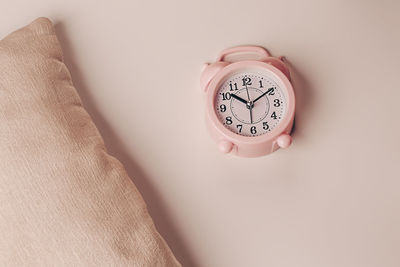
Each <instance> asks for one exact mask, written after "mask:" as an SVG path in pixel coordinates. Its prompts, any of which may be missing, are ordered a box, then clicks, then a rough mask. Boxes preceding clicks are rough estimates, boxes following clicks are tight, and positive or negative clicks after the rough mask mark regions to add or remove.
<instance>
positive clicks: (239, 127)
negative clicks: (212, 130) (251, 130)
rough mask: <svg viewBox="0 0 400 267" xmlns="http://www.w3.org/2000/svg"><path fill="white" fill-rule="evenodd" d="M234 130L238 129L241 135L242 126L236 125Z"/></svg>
mask: <svg viewBox="0 0 400 267" xmlns="http://www.w3.org/2000/svg"><path fill="white" fill-rule="evenodd" d="M236 128H238V129H239V133H241V132H242V128H243V125H242V124H238V125H236Z"/></svg>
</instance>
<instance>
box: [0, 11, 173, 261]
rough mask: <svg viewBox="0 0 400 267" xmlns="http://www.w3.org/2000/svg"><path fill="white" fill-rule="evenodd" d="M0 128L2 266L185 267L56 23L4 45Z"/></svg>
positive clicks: (41, 24) (0, 50) (38, 24)
mask: <svg viewBox="0 0 400 267" xmlns="http://www.w3.org/2000/svg"><path fill="white" fill-rule="evenodd" d="M93 45H95V44H93ZM0 127H1V128H0V266H180V264H179V263H178V262H177V261H176V259H175V257H174V256H173V254H172V253H171V251H170V249H169V248H168V246H167V245H166V243H165V242H164V240H163V239H162V237H161V236H160V235H159V233H158V232H157V230H156V229H155V227H154V224H153V221H152V219H151V218H150V216H149V214H148V212H147V210H146V205H145V203H144V202H143V199H142V197H141V196H140V194H139V192H138V191H137V189H136V188H135V186H134V184H133V183H132V181H131V180H130V179H129V177H128V175H127V174H126V172H125V170H124V167H123V166H122V165H121V163H120V162H119V161H118V160H116V159H115V158H113V157H111V156H110V155H108V154H107V152H106V150H105V147H104V143H103V140H102V138H101V136H100V134H99V132H98V131H97V129H96V127H95V125H94V124H93V122H92V120H91V119H90V117H89V115H88V113H87V112H86V111H85V109H84V108H83V107H82V104H81V101H80V99H79V96H78V94H77V92H76V90H75V88H74V86H73V85H72V81H71V76H70V74H69V72H68V69H67V67H66V66H65V65H64V63H63V59H62V51H61V48H60V45H59V42H58V40H57V37H56V35H55V32H54V28H53V25H52V23H51V22H50V21H49V20H48V19H46V18H39V19H37V20H35V21H34V22H33V23H32V24H30V25H28V26H26V27H24V28H22V29H20V30H18V31H16V32H14V33H11V34H10V35H8V36H7V37H6V38H5V39H3V40H1V41H0Z"/></svg>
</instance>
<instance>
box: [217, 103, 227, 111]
mask: <svg viewBox="0 0 400 267" xmlns="http://www.w3.org/2000/svg"><path fill="white" fill-rule="evenodd" d="M219 110H220V111H221V112H225V111H226V106H225V105H224V104H222V105H220V106H219Z"/></svg>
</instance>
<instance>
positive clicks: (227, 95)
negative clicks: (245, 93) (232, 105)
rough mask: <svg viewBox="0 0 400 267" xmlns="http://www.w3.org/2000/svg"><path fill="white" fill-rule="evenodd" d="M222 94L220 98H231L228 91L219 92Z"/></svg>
mask: <svg viewBox="0 0 400 267" xmlns="http://www.w3.org/2000/svg"><path fill="white" fill-rule="evenodd" d="M220 94H221V95H222V100H229V99H231V94H230V93H229V92H226V93H220Z"/></svg>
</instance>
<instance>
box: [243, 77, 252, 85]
mask: <svg viewBox="0 0 400 267" xmlns="http://www.w3.org/2000/svg"><path fill="white" fill-rule="evenodd" d="M242 81H243V86H246V85H251V78H249V77H244V78H243V79H242Z"/></svg>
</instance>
